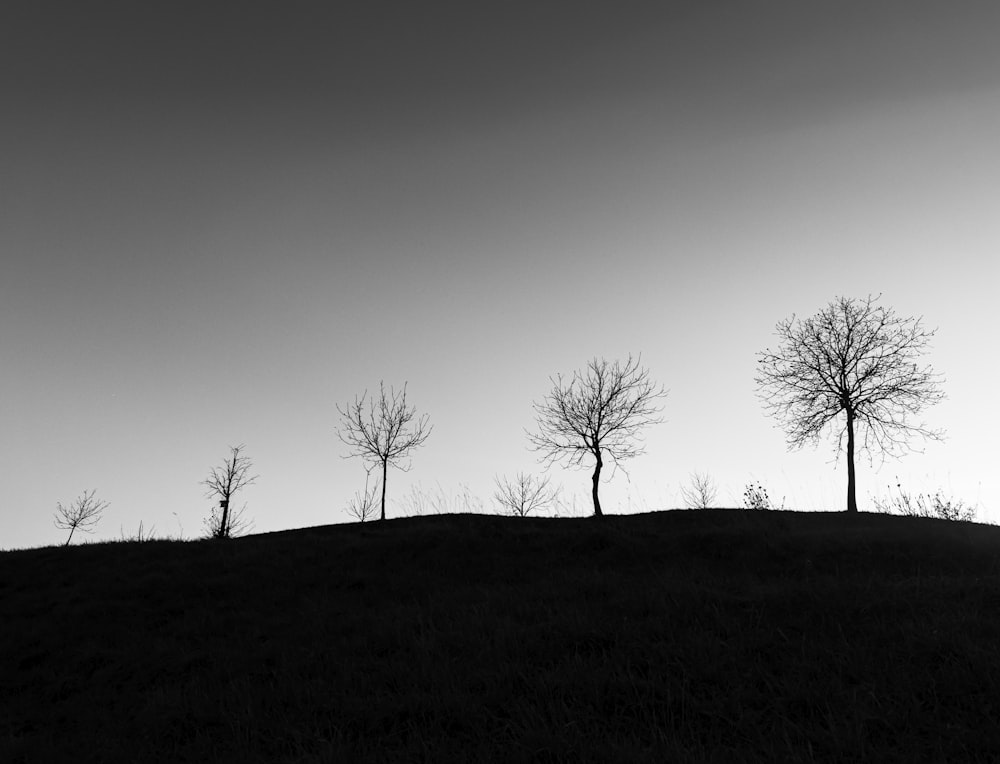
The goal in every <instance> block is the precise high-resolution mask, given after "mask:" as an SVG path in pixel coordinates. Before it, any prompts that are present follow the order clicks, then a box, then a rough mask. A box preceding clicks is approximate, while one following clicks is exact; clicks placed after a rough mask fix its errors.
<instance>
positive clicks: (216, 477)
mask: <svg viewBox="0 0 1000 764" xmlns="http://www.w3.org/2000/svg"><path fill="white" fill-rule="evenodd" d="M245 449H246V446H245V445H243V444H240V445H238V446H230V447H229V457H228V458H226V459H225V460H224V461H223V462H222V466H221V467H213V468H212V471H211V472H210V473H209V475H208V477H207V478H205V479H204V480H203V481H202V482H201V484H202V485H203V486H205V487H206V488H207V489H208V491H206V492H205V496H206V497H208V498H213V499H218V502H219V506H218V508H215V507H213V508H212V514H211V515H210V517H209V518H208V520H207V521H206V523H205V524H206V526H207V527H208V535H209V536H210V537H211V538H217V539H228V538H232V537H234V536H239V535H240V534H242V533H245V532H247V531H248V530H249V528H250V525H251V523H250V522H249V521H247V520H245V519H244V518H243V515H244V512H245V511H246V506H245V505H244V506H243V507H241V508H240V509H235V508H234V507H233V506H232V499H233V496H234V494H236V492H237V491H241V490H243V489H244V488H246V487H247V486H248V485H252V484H253V483H255V482H256V481H257V478H258V476H257V475H251V474H250V470H252V469H253V462H252V461H251V460H250V457H249V456H247V455H246V454H245V453H244V450H245Z"/></svg>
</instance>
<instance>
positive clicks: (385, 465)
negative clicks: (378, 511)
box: [382, 462, 389, 520]
mask: <svg viewBox="0 0 1000 764" xmlns="http://www.w3.org/2000/svg"><path fill="white" fill-rule="evenodd" d="M388 471H389V463H388V462H382V519H383V520H385V478H386V476H387V474H388Z"/></svg>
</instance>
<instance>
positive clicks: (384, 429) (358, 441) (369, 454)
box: [337, 382, 434, 520]
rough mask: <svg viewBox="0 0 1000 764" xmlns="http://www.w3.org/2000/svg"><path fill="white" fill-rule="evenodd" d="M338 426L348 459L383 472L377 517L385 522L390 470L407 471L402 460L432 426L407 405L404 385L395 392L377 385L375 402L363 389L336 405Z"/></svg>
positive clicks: (424, 439) (338, 432)
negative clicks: (350, 401)
mask: <svg viewBox="0 0 1000 764" xmlns="http://www.w3.org/2000/svg"><path fill="white" fill-rule="evenodd" d="M366 404H367V405H366ZM337 411H338V413H339V414H340V416H341V420H342V421H341V427H340V428H339V429H338V430H337V436H338V437H339V438H340V440H341V442H343V443H344V444H345V445H346V446H347V447H348V448H350V453H349V454H348V455H347V458H350V457H355V456H359V457H361V458H362V459H363V460H365V461H366V462H368V463H369V464H370V465H372V466H373V467H381V469H382V491H381V493H382V499H381V515H380V518H381V519H382V520H385V489H386V482H387V480H388V471H389V467H390V466H392V467H395V468H396V469H399V470H403V471H404V472H405V471H407V470H409V469H410V465H409V464H404V460H405V459H407V458H409V456H410V453H411V452H412V451H413V450H414V449H415V448H418V447H419V446H422V445H423V443H424V441H426V440H427V438H428V436H429V435H430V434H431V430H433V429H434V428H433V427H428V425H427V415H426V414H424V415H423V416H421V417H419V418H418V417H417V411H416V408H415V407H413V406H407V404H406V384H405V383H404V385H403V389H402V390H401V391H400V392H398V393H397V392H396V391H395V390H394V389H393V388H389V391H388V393H387V392H386V389H385V385H384V384H383V383H382V382H379V397H378V399H377V400H376V399H374V398H371V399H368V391H367V390H366V391H365V392H364V393H363V394H362V395H361V397H360V398H358V397H357V396H355V398H354V401H353V402H352V403H349V404H348V405H347V406H346V407H345V408H343V409H342V408H341V407H340V406H339V405H338V406H337Z"/></svg>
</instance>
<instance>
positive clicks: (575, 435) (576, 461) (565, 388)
mask: <svg viewBox="0 0 1000 764" xmlns="http://www.w3.org/2000/svg"><path fill="white" fill-rule="evenodd" d="M639 363H640V359H639V358H633V357H632V356H629V357H628V360H627V361H625V363H620V362H618V361H615V362H614V363H608V361H606V360H604V359H597V358H594V359H593V360H591V361H589V362H588V363H587V368H586V369H584V370H583V371H582V372H581V371H576V372H574V373H573V377H572V379H570V380H568V381H566V380H564V379H563V377H562V376H557V377H556V378H555V379H550V381H551V382H552V390H551V391H550V392H549V393H548V395H546V396H545V397H544V398H543V399H542V401H541V402H540V403H535V404H534V408H535V413H536V415H537V419H538V431H537V432H535V433H528V438H529V440H530V442H531V445H532V448H533V449H534V450H535V451H537V452H539V453H540V454H541V458H542V460H543V461H546V462H548V463H549V465H551V464H552V463H553V462H555V461H557V460H559V459H565V460H566V461H567V462H568V463H569V465H570V466H571V467H580V466H582V464H583V461H584V460H585V459H587V458H588V457H591V456H592V457H593V458H594V472H593V474H592V475H591V483H592V487H591V497H592V498H593V501H594V515H595V516H597V517H600V516H602V515H603V514H604V513H603V512H602V511H601V500H600V497H599V496H598V485H599V483H600V479H601V469H602V468H603V467H604V459H605V457H607V458H609V459H610V460H611V462H612V464H613V465H614V466H615V468H616V469H617V468H618V467H620V466H621V462H622V461H624V460H626V459H631V458H633V457H635V456H638V455H640V454H641V453H643V448H642V445H641V442H640V433H641V431H642V429H643V428H645V427H646V426H648V425H651V424H655V423H658V422H661V421H662V419H660V418H659V417H658V416H657V415H658V414H659V412H660V410H661V409H660V408H659V407H658V406H657V405H656V401H657V400H658V399H659V398H662V397H665V396H666V394H667V393H666V391H665V390H663V389H662V388H660V387H657V386H655V385H654V384H653V383H652V382H651V381H650V379H649V371H648V370H647V369H644V368H641V367H640V365H639Z"/></svg>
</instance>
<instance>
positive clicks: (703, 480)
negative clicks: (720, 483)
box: [681, 472, 718, 509]
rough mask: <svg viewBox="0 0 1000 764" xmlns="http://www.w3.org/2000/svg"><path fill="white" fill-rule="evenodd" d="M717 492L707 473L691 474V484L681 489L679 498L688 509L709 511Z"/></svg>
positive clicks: (713, 504)
mask: <svg viewBox="0 0 1000 764" xmlns="http://www.w3.org/2000/svg"><path fill="white" fill-rule="evenodd" d="M717 496H718V491H717V490H716V487H715V481H714V480H712V478H711V477H709V475H708V474H707V473H701V472H692V473H691V483H690V484H689V485H688V486H682V487H681V497H682V498H683V499H684V506H685V507H687V508H688V509H709V508H711V507H713V506H715V500H716V497H717Z"/></svg>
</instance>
